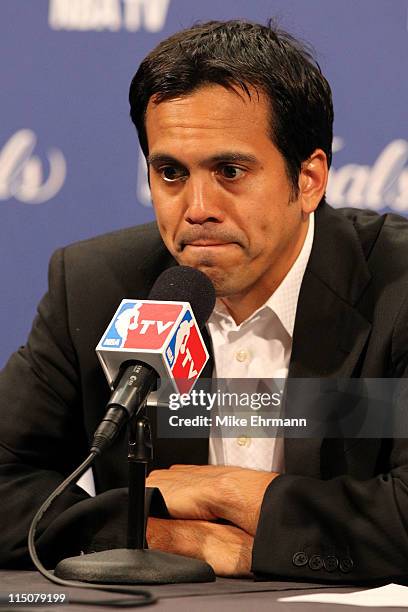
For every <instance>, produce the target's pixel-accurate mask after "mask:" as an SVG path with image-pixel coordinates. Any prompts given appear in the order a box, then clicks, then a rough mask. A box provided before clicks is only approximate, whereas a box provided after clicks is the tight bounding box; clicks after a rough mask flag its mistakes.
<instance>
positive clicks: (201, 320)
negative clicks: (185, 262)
mask: <svg viewBox="0 0 408 612" xmlns="http://www.w3.org/2000/svg"><path fill="white" fill-rule="evenodd" d="M149 300H157V301H166V302H189V303H190V305H191V308H192V309H193V312H194V316H195V318H196V321H197V325H198V327H200V328H201V327H203V326H204V325H205V324H206V322H207V319H208V317H209V316H210V314H211V313H212V311H213V310H214V306H215V289H214V285H213V284H212V282H211V281H210V279H209V278H208V276H206V275H205V274H203V272H200V270H196V269H195V268H191V267H190V266H174V267H172V268H168V269H167V270H164V272H162V273H161V274H160V276H159V277H158V278H157V279H156V282H155V283H154V285H153V287H152V289H151V291H150V293H149Z"/></svg>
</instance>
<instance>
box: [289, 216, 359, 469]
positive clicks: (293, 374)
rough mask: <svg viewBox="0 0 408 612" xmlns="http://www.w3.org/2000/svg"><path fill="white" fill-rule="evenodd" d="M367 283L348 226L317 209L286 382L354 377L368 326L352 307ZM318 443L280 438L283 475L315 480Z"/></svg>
mask: <svg viewBox="0 0 408 612" xmlns="http://www.w3.org/2000/svg"><path fill="white" fill-rule="evenodd" d="M369 280H370V274H369V271H368V267H367V265H366V261H365V258H364V255H363V251H362V249H361V246H360V243H359V240H358V237H357V234H356V232H355V229H354V226H353V224H352V223H350V221H349V220H347V219H346V218H344V217H343V215H341V214H340V213H337V212H335V211H333V210H332V209H330V208H329V207H328V206H327V205H326V204H324V205H322V206H321V207H320V208H319V209H318V211H317V212H316V230H315V237H314V241H313V248H312V252H311V255H310V259H309V263H308V266H307V269H306V272H305V275H304V277H303V282H302V286H301V290H300V294H299V300H298V306H297V311H296V319H295V327H294V334H293V345H292V356H291V361H290V366H289V378H325V377H329V378H338V379H339V378H349V377H352V376H353V375H354V376H356V375H358V368H359V358H360V356H361V355H362V353H363V350H364V347H365V344H366V342H367V339H368V336H369V333H370V329H371V325H370V322H369V321H367V320H366V319H365V318H364V317H363V316H362V315H361V314H360V313H359V312H358V310H357V309H356V304H357V302H358V299H359V297H360V296H361V294H362V292H363V291H364V289H365V287H366V286H367V284H368V282H369ZM300 399H301V398H300ZM321 444H322V440H321V439H320V438H313V439H294V438H292V439H290V438H288V439H286V440H285V466H286V471H287V472H288V473H302V474H304V475H308V476H312V477H316V476H320V475H321V465H320V461H321V459H320V457H321V455H320V450H321Z"/></svg>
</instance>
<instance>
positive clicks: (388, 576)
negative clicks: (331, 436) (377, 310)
mask: <svg viewBox="0 0 408 612" xmlns="http://www.w3.org/2000/svg"><path fill="white" fill-rule="evenodd" d="M407 322H408V316H407V304H406V301H405V304H403V307H402V308H401V310H400V313H399V316H398V318H397V323H396V325H395V329H394V334H393V338H392V348H391V351H390V355H391V363H390V371H392V372H393V375H394V376H395V377H396V389H397V392H396V393H395V398H394V413H393V418H395V419H396V420H395V426H394V430H395V432H396V433H397V435H398V436H400V437H398V438H395V439H388V440H383V441H382V443H378V452H377V453H376V455H374V456H373V457H371V458H369V457H368V456H367V455H368V453H365V451H364V449H366V450H367V449H368V448H369V444H370V443H375V442H380V441H375V440H356V445H355V447H354V450H356V449H357V451H356V452H355V456H356V457H358V458H359V461H360V462H361V464H365V465H371V474H372V477H368V478H356V477H354V476H351V475H350V474H347V473H344V474H341V475H339V476H337V477H335V478H331V479H327V480H323V479H322V480H320V479H318V478H312V477H307V476H302V475H294V474H283V475H281V476H278V477H277V478H275V479H274V480H273V481H272V482H271V484H270V486H269V487H268V489H267V491H266V493H265V495H264V499H263V503H262V509H261V514H260V520H259V523H258V529H257V533H256V537H255V543H254V548H253V566H252V569H253V571H254V572H255V573H256V574H258V575H260V576H267V577H268V578H269V579H270V578H271V576H276V577H278V576H279V577H285V578H290V579H292V580H293V579H296V580H313V581H315V582H317V581H318V582H322V581H329V582H338V583H340V582H348V583H350V582H362V581H381V582H383V581H388V582H389V581H392V580H399V581H401V580H404V581H406V580H407V578H408V439H407V438H408V430H407V422H408V417H407V406H408V390H407V387H408V379H407V376H408V374H407V373H408V368H407V347H408V325H407ZM402 436H406V437H405V438H403V437H402ZM326 442H327V443H328V445H330V444H331V443H332V441H331V440H326ZM358 448H359V449H360V450H358ZM384 449H387V450H386V451H384ZM370 462H371V463H370Z"/></svg>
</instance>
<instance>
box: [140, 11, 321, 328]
mask: <svg viewBox="0 0 408 612" xmlns="http://www.w3.org/2000/svg"><path fill="white" fill-rule="evenodd" d="M130 100H131V114H132V118H133V120H134V122H135V124H136V126H137V129H138V132H139V138H140V142H141V145H142V148H143V150H144V153H145V155H146V157H147V162H148V166H149V178H150V186H151V192H152V199H153V204H154V208H155V212H156V217H157V221H158V226H159V229H160V232H161V235H162V237H163V240H164V242H165V244H166V246H167V248H168V249H169V250H170V252H171V253H172V254H173V255H174V257H175V258H176V259H177V261H178V262H179V263H181V264H185V265H191V266H193V267H196V268H199V269H201V270H202V271H203V272H205V273H206V274H207V275H208V276H209V277H210V278H211V280H212V281H213V282H214V284H215V287H216V290H217V292H218V295H219V296H222V297H223V298H224V301H225V302H226V303H227V305H228V306H229V308H230V310H231V311H232V312H234V308H233V302H235V304H237V303H241V302H246V308H244V309H243V312H241V314H237V312H235V314H234V316H235V315H236V319H242V317H243V316H244V315H246V314H247V313H248V314H249V313H250V312H251V311H253V310H254V309H255V308H256V307H258V306H260V305H261V303H263V301H265V299H267V298H268V297H269V295H270V294H271V293H272V292H273V291H274V290H275V289H276V287H277V286H278V285H279V283H280V282H281V280H282V279H283V278H284V276H285V275H286V273H287V272H288V270H289V269H290V267H291V266H292V264H293V262H294V261H295V259H296V257H297V255H298V254H299V252H300V250H301V247H302V245H303V242H304V239H305V236H306V232H307V228H308V217H309V214H310V213H311V212H313V210H315V208H316V207H317V206H318V204H319V202H320V201H321V200H322V198H323V196H324V191H325V187H326V181H327V167H328V161H327V160H328V159H330V155H331V121H332V110H331V98H330V90H329V87H328V85H327V83H326V81H325V79H324V78H323V77H322V76H321V74H320V71H319V70H318V68H316V66H315V65H314V64H313V63H312V61H311V59H310V57H309V55H308V54H307V52H306V51H303V50H302V49H301V48H300V47H299V45H298V43H296V42H295V41H294V40H293V39H291V38H290V37H289V35H286V34H283V33H281V32H277V31H276V30H272V29H270V28H268V27H264V26H260V25H255V24H248V23H246V22H237V21H234V22H227V23H214V22H211V23H209V24H204V25H201V26H197V27H195V28H192V29H190V30H187V31H185V32H182V33H180V34H177V35H175V36H173V37H171V38H170V39H168V40H167V41H164V42H163V43H161V44H160V45H159V46H158V47H157V48H156V50H154V51H153V52H152V53H151V54H150V55H149V56H148V57H147V58H146V59H145V60H144V61H143V62H142V64H141V67H140V68H139V70H138V72H137V74H136V76H135V77H134V79H133V81H132V85H131V90H130Z"/></svg>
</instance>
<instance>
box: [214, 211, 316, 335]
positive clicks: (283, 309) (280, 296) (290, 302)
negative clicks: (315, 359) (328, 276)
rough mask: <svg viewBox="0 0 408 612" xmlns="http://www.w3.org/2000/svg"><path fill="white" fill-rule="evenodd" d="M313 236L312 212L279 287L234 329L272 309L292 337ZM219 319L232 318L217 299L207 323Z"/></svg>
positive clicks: (231, 320)
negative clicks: (289, 266)
mask: <svg viewBox="0 0 408 612" xmlns="http://www.w3.org/2000/svg"><path fill="white" fill-rule="evenodd" d="M313 237H314V213H311V214H310V215H309V227H308V229H307V234H306V239H305V241H304V243H303V246H302V249H301V251H300V253H299V255H298V256H297V258H296V261H295V262H294V264H293V265H292V267H291V268H290V270H289V272H288V273H287V274H286V276H285V278H284V279H283V280H282V282H281V284H280V285H279V287H278V288H277V289H276V290H275V291H274V293H273V294H272V295H271V296H270V298H269V299H268V300H267V301H266V302H265V304H263V306H260V308H258V309H257V310H256V311H255V312H254V313H252V315H251V316H250V317H248V319H246V320H245V321H243V322H242V323H241V325H238V326H237V325H235V323H234V327H235V328H236V329H239V328H240V327H241V326H243V325H246V324H247V323H248V322H249V321H251V320H253V319H254V318H255V317H257V316H259V315H260V314H261V313H263V312H267V311H268V310H269V311H272V313H274V314H275V315H276V317H277V318H278V319H279V320H280V322H281V324H282V325H283V327H284V329H285V330H286V332H287V334H288V335H289V336H290V337H291V338H292V336H293V329H294V326H295V317H296V309H297V302H298V298H299V292H300V287H301V284H302V280H303V276H304V273H305V270H306V266H307V262H308V261H309V257H310V253H311V250H312V245H313ZM221 319H224V320H225V319H228V320H229V321H230V322H231V324H232V323H233V319H232V317H231V315H230V314H229V312H228V310H227V308H226V307H225V306H224V304H223V303H222V302H221V301H220V300H218V299H217V301H216V306H215V309H214V312H213V314H212V315H211V317H210V319H209V323H212V322H215V320H218V321H219V322H221V321H220V320H221Z"/></svg>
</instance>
